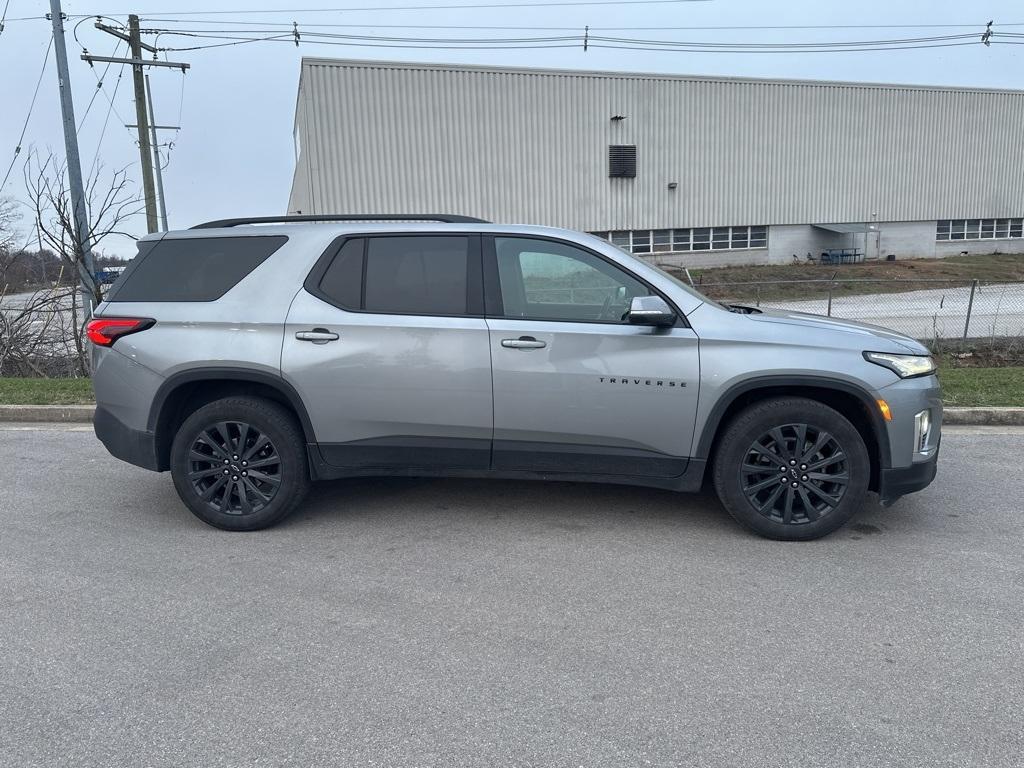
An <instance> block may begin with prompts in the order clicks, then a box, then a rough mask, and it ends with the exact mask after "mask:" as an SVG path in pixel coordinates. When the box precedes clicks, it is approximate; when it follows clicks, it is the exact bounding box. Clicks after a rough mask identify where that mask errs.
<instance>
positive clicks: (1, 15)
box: [0, 0, 11, 35]
mask: <svg viewBox="0 0 1024 768" xmlns="http://www.w3.org/2000/svg"><path fill="white" fill-rule="evenodd" d="M10 7H11V0H7V2H6V3H4V12H3V13H0V35H2V34H3V33H4V20H5V19H6V18H7V9H8V8H10Z"/></svg>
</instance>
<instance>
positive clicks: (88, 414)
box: [0, 405, 96, 424]
mask: <svg viewBox="0 0 1024 768" xmlns="http://www.w3.org/2000/svg"><path fill="white" fill-rule="evenodd" d="M95 410H96V407H95V406H92V405H0V421H20V422H26V423H27V422H33V423H36V422H50V423H54V422H58V423H70V424H76V423H77V424H90V423H92V414H93V411H95Z"/></svg>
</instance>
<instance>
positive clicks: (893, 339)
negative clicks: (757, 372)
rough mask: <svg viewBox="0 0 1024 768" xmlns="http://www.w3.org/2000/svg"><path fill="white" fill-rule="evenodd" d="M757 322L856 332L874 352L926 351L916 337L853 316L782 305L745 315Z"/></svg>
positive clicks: (846, 332) (913, 353) (836, 331)
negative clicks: (844, 317)
mask: <svg viewBox="0 0 1024 768" xmlns="http://www.w3.org/2000/svg"><path fill="white" fill-rule="evenodd" d="M747 317H749V318H750V319H751V320H753V321H754V322H758V323H777V324H779V325H791V326H797V327H802V328H808V329H814V330H816V331H830V332H835V333H843V334H855V335H857V336H860V337H862V338H863V339H864V342H863V347H864V349H865V350H867V349H870V350H871V351H873V352H894V353H898V354H912V355H927V354H929V352H928V348H927V347H925V346H924V345H923V344H921V343H920V342H919V341H916V340H915V339H912V338H910V337H909V336H904V335H903V334H901V333H896V332H895V331H890V330H889V329H888V328H882V327H881V326H877V325H869V324H868V323H859V322H857V321H856V320H840V319H839V318H836V317H825V316H823V315H809V314H806V313H804V312H789V311H787V310H784V309H762V310H761V311H760V313H757V312H754V313H752V314H750V315H747Z"/></svg>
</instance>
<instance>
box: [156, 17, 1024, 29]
mask: <svg viewBox="0 0 1024 768" xmlns="http://www.w3.org/2000/svg"><path fill="white" fill-rule="evenodd" d="M141 20H142V21H151V22H159V23H161V24H232V25H235V26H256V27H266V26H272V25H274V24H284V22H275V21H232V20H230V19H215V20H212V21H207V20H205V19H185V18H156V17H152V16H145V17H142V19H141ZM297 23H298V25H299V27H301V28H304V29H309V28H313V27H316V28H336V29H471V30H482V31H498V30H509V31H512V30H520V31H534V32H571V31H577V30H580V29H582V28H583V26H584V25H582V24H577V25H576V26H572V27H566V26H562V27H548V26H536V25H527V26H514V25H493V24H491V25H486V24H379V23H373V24H351V23H344V24H341V23H327V22H301V21H300V22H297ZM287 26H288V29H289V30H290V29H291V24H290V23H288V25H287ZM982 26H983V25H979V24H978V23H977V22H975V23H970V24H793V25H746V26H686V27H669V26H657V27H600V26H593V25H590V29H591V31H597V32H657V31H691V32H695V31H718V32H725V31H756V30H821V29H979V28H981V27H982ZM998 26H999V27H1000V28H1002V27H1024V22H1011V23H1006V24H999V25H998ZM190 31H195V32H235V31H238V32H240V31H242V30H232V29H223V30H217V29H205V30H204V29H198V30H190ZM251 31H252V32H257V31H258V30H251ZM272 31H277V30H272Z"/></svg>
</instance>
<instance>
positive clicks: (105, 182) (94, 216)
mask: <svg viewBox="0 0 1024 768" xmlns="http://www.w3.org/2000/svg"><path fill="white" fill-rule="evenodd" d="M24 176H25V188H26V190H27V191H28V197H29V199H28V207H29V209H30V210H31V212H32V215H33V219H34V224H35V227H36V231H37V237H38V242H39V245H40V248H41V249H42V248H45V249H47V250H49V251H52V252H53V253H54V254H56V255H57V256H58V257H59V259H60V261H61V263H62V265H63V266H62V268H61V271H62V272H63V273H70V274H73V275H77V276H78V278H79V281H80V282H81V283H82V284H83V285H85V286H88V289H87V293H84V295H82V296H81V297H80V296H79V292H78V291H77V290H76V289H75V288H74V287H67V286H64V287H61V286H60V283H61V280H60V278H59V277H58V280H57V283H56V284H55V287H52V288H44V289H43V290H41V291H37V292H35V293H33V294H31V295H30V296H28V297H25V296H22V297H20V300H19V301H18V302H17V305H16V307H14V308H11V309H7V308H5V310H4V312H3V313H2V314H3V315H4V320H3V321H2V322H0V337H2V338H0V341H3V340H6V345H4V344H2V343H0V366H2V365H3V362H4V360H7V361H12V360H18V361H20V362H19V367H20V368H25V367H27V368H29V369H30V370H32V371H33V372H35V373H37V374H38V373H40V372H44V373H45V371H41V370H40V371H36V370H35V369H34V368H33V365H32V362H31V361H33V360H39V359H40V357H42V358H47V357H52V356H54V355H58V356H59V355H60V354H61V350H62V349H63V350H65V351H66V353H71V354H72V355H73V357H74V359H75V360H76V365H75V368H76V371H75V373H78V374H80V375H86V374H88V359H87V355H86V345H85V342H84V338H83V324H82V323H81V322H80V321H79V312H78V310H79V307H80V306H81V302H82V300H84V299H86V298H88V299H91V301H92V302H93V304H98V303H99V302H101V301H103V293H102V287H101V286H100V284H99V283H98V281H97V280H96V279H95V276H94V275H92V274H90V273H89V271H88V270H87V269H86V266H85V258H84V253H85V249H84V248H83V245H84V242H85V241H81V240H79V236H78V230H77V227H76V226H75V217H74V211H73V210H72V206H71V195H70V193H69V191H68V186H67V179H66V176H67V169H66V167H65V166H64V165H63V164H62V163H60V162H58V161H57V160H56V159H55V158H54V156H53V154H49V155H47V156H46V157H42V156H40V155H39V154H38V153H36V152H35V151H32V152H30V153H29V156H28V160H27V161H26V162H25V170H24ZM85 193H86V207H87V219H88V222H89V223H88V227H89V229H88V232H87V234H86V237H87V242H88V245H89V248H90V250H94V251H95V250H98V246H99V245H100V243H102V242H103V241H104V240H105V239H106V238H108V237H110V236H112V235H124V236H126V237H131V238H132V239H135V238H134V235H131V234H130V233H129V232H128V231H127V229H126V224H127V222H128V220H129V219H130V218H131V217H133V216H135V215H137V214H138V213H140V212H141V211H142V210H143V203H142V200H141V198H139V197H138V196H137V195H135V194H133V193H132V191H131V187H130V184H129V182H128V177H127V172H126V169H124V168H121V169H119V170H115V171H113V172H110V173H106V172H105V171H104V169H103V168H102V167H99V166H98V167H96V168H95V171H94V173H93V174H92V175H91V176H90V177H89V179H88V180H87V182H86V189H85ZM83 290H85V289H83ZM2 298H3V297H0V300H2ZM9 303H10V302H9ZM69 342H70V344H69ZM69 347H70V349H69ZM26 361H27V362H26ZM37 367H38V366H37ZM47 367H52V366H47ZM65 375H66V374H65Z"/></svg>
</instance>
